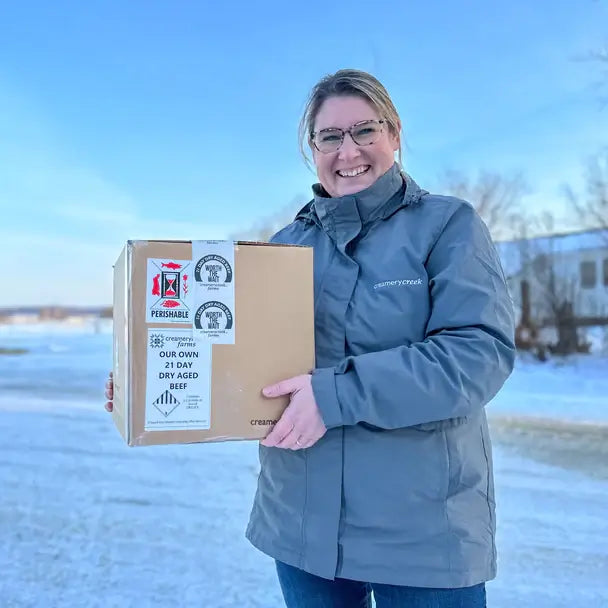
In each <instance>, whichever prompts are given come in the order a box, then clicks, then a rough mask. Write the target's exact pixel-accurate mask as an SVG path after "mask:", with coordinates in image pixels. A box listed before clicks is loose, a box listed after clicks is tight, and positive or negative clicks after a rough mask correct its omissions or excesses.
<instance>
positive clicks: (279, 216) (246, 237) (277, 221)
mask: <svg viewBox="0 0 608 608" xmlns="http://www.w3.org/2000/svg"><path fill="white" fill-rule="evenodd" d="M304 205H305V202H304V196H303V195H298V196H295V197H294V198H293V199H292V200H291V202H290V203H289V204H288V205H286V206H285V207H283V208H282V209H280V210H278V211H277V212H276V213H274V214H272V215H269V216H266V217H264V218H260V220H259V221H258V222H256V223H255V224H254V225H253V226H251V227H250V228H247V229H243V230H239V231H237V232H236V233H234V234H233V235H231V237H230V238H231V240H235V241H261V242H267V241H268V240H269V239H270V238H271V237H272V236H273V235H274V234H275V233H276V232H278V231H279V230H280V229H281V228H283V227H284V226H286V225H287V224H289V223H290V222H292V221H293V219H294V218H295V216H296V213H297V212H298V211H299V210H300V209H301V208H302V207H303V206H304Z"/></svg>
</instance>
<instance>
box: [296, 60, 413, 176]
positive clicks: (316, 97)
mask: <svg viewBox="0 0 608 608" xmlns="http://www.w3.org/2000/svg"><path fill="white" fill-rule="evenodd" d="M351 95H352V96H356V97H361V98H362V99H364V100H365V101H367V102H368V103H369V104H371V105H372V106H373V107H374V109H375V110H376V111H377V112H378V114H379V115H380V118H381V119H382V120H385V121H386V124H387V125H388V129H389V131H390V133H391V134H392V135H397V136H400V132H401V120H400V118H399V114H398V112H397V110H396V108H395V106H394V104H393V102H392V100H391V98H390V95H389V94H388V92H387V90H386V89H385V88H384V85H383V84H382V83H381V82H380V81H379V80H378V79H376V78H375V77H374V76H372V75H371V74H368V73H367V72H362V71H361V70H339V71H337V72H336V73H335V74H328V75H327V76H325V77H323V78H322V79H321V80H319V82H317V84H316V85H315V86H314V87H313V88H312V90H311V92H310V95H309V96H308V100H307V102H306V106H305V108H304V114H303V115H302V118H301V119H300V126H299V129H298V135H299V141H300V152H301V153H302V156H303V157H304V161H305V162H306V164H307V165H308V166H309V167H310V159H309V158H308V156H307V155H306V150H305V142H306V143H307V144H308V145H309V146H311V144H312V133H313V131H314V125H315V120H316V119H317V114H318V113H319V110H320V109H321V106H322V105H323V102H324V101H325V100H326V99H329V98H330V97H346V96H351ZM400 141H401V140H400ZM399 165H401V143H400V144H399Z"/></svg>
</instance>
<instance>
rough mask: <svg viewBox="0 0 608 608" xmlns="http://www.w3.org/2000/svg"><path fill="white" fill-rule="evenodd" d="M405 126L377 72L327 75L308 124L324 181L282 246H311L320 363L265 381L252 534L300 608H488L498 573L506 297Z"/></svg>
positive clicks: (283, 234) (485, 248) (484, 240)
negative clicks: (412, 155) (420, 176)
mask: <svg viewBox="0 0 608 608" xmlns="http://www.w3.org/2000/svg"><path fill="white" fill-rule="evenodd" d="M400 131H401V121H400V119H399V116H398V114H397V111H396V109H395V107H394V106H393V103H392V102H391V100H390V97H389V95H388V93H387V92H386V90H385V88H384V87H383V86H382V84H381V83H380V82H379V81H378V80H377V79H376V78H374V77H373V76H372V75H370V74H366V73H365V72H360V71H356V70H341V71H340V72H337V73H336V74H332V75H330V76H327V77H325V78H323V79H322V80H321V81H320V82H319V83H318V84H317V85H316V86H315V87H314V88H313V90H312V92H311V95H310V98H309V101H308V104H307V106H306V110H305V113H304V116H303V118H302V121H301V126H300V138H301V145H302V151H303V152H304V145H305V144H304V142H306V143H307V144H308V146H309V148H310V150H311V151H312V155H313V159H314V163H315V166H316V170H317V175H318V177H319V183H317V184H314V185H313V187H312V190H313V199H312V200H311V201H310V202H309V203H308V205H306V206H305V207H304V208H303V209H302V210H301V211H300V212H299V213H298V214H297V216H296V218H295V219H294V221H293V222H292V223H290V224H289V225H288V226H286V227H285V228H283V229H282V230H280V231H279V232H278V233H277V234H275V235H274V236H273V237H272V239H271V240H272V241H273V242H275V243H285V244H295V245H304V246H308V247H312V248H313V249H314V282H315V349H316V363H315V368H314V369H313V370H312V371H311V372H310V373H303V374H302V375H300V376H297V377H294V378H286V379H284V380H283V381H281V382H279V383H278V384H276V385H274V386H267V387H265V388H264V389H263V393H264V395H265V396H267V397H268V398H270V399H272V398H274V397H277V396H281V395H290V401H289V405H288V407H287V408H286V409H285V411H284V413H283V415H282V416H281V418H280V419H279V420H278V421H276V423H275V421H271V422H272V425H271V426H272V428H271V430H270V432H269V433H268V435H267V437H266V438H265V439H264V440H263V441H261V442H260V464H261V469H260V475H259V477H258V487H257V493H256V497H255V501H254V505H253V509H252V511H251V517H250V522H249V526H248V528H247V538H248V539H249V540H250V541H251V543H252V544H253V545H254V546H255V547H257V548H258V549H260V550H261V551H262V552H264V553H266V554H267V555H269V556H271V557H272V558H274V560H275V562H276V568H277V572H278V575H279V582H280V585H281V589H282V591H283V595H284V598H285V602H286V604H287V606H288V608H320V607H321V606H327V607H338V606H339V607H342V606H344V607H346V606H348V607H350V606H361V607H362V608H363V607H365V608H367V607H369V606H370V605H371V594H372V593H373V595H374V597H375V600H376V606H377V607H378V608H395V607H397V606H406V605H407V606H409V605H416V606H418V607H419V608H430V607H431V606H432V607H433V608H449V607H454V606H467V608H479V607H482V606H485V582H486V581H488V580H490V579H492V578H493V577H494V576H495V574H496V549H495V544H494V535H495V510H494V504H495V502H494V500H495V499H494V483H493V471H492V450H491V445H490V438H489V432H488V425H487V421H486V414H485V405H486V403H488V402H489V401H490V400H491V399H492V398H493V397H494V396H495V395H496V393H497V392H498V391H499V390H500V388H501V387H502V385H503V383H504V382H505V380H506V379H507V377H508V376H509V375H510V373H511V371H512V369H513V363H514V357H515V346H514V337H513V334H514V322H513V309H512V306H511V298H510V296H509V293H508V291H507V287H506V283H505V279H504V275H503V271H502V268H501V266H500V262H499V259H498V256H497V253H496V251H495V249H494V246H493V244H492V241H491V239H490V235H489V232H488V230H487V228H486V226H485V225H484V223H483V222H482V221H481V219H480V218H479V216H478V215H477V213H476V212H475V210H474V209H473V207H472V206H471V205H470V204H469V203H467V202H466V201H463V200H460V199H457V198H453V197H445V196H439V195H432V194H429V193H428V192H427V191H426V190H423V189H422V188H420V187H419V186H418V185H417V184H416V182H415V181H414V180H413V179H412V178H411V177H410V176H409V175H408V174H407V173H406V172H405V171H403V169H402V167H401V165H400V163H397V162H396V161H395V154H396V153H397V152H398V151H400ZM294 322H297V320H294ZM112 395H113V385H112V379H111V378H110V379H109V380H108V384H107V389H106V397H107V399H109V400H111V399H112ZM106 407H107V409H108V410H111V409H112V404H111V403H110V402H108V403H107V404H106ZM258 422H259V423H262V422H264V423H265V422H268V421H265V420H261V421H258Z"/></svg>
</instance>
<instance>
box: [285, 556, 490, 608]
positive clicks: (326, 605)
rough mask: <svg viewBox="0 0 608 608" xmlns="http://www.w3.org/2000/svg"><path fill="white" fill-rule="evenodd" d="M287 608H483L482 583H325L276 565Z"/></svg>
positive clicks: (483, 594) (484, 606)
mask: <svg viewBox="0 0 608 608" xmlns="http://www.w3.org/2000/svg"><path fill="white" fill-rule="evenodd" d="M276 565H277V573H278V575H279V583H280V585H281V590H282V591H283V598H284V599H285V605H286V606H287V608H371V605H372V601H371V594H372V592H373V594H374V600H375V602H376V606H377V608H486V587H485V585H484V583H481V584H479V585H475V586H473V587H463V588H459V589H432V588H426V587H400V586H397V585H380V584H378V583H364V582H360V581H351V580H348V579H345V578H337V579H335V580H333V581H332V580H328V579H324V578H321V577H319V576H314V575H313V574H309V573H308V572H304V571H303V570H299V569H298V568H294V567H293V566H288V565H287V564H284V563H283V562H279V561H277V562H276Z"/></svg>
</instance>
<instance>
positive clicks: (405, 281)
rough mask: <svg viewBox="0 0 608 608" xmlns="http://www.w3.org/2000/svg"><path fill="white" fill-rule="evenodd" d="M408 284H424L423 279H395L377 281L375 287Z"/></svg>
mask: <svg viewBox="0 0 608 608" xmlns="http://www.w3.org/2000/svg"><path fill="white" fill-rule="evenodd" d="M406 285H422V279H421V278H420V277H418V278H417V279H395V280H394V281H384V283H376V284H375V285H374V289H381V288H382V287H404V286H406Z"/></svg>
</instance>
